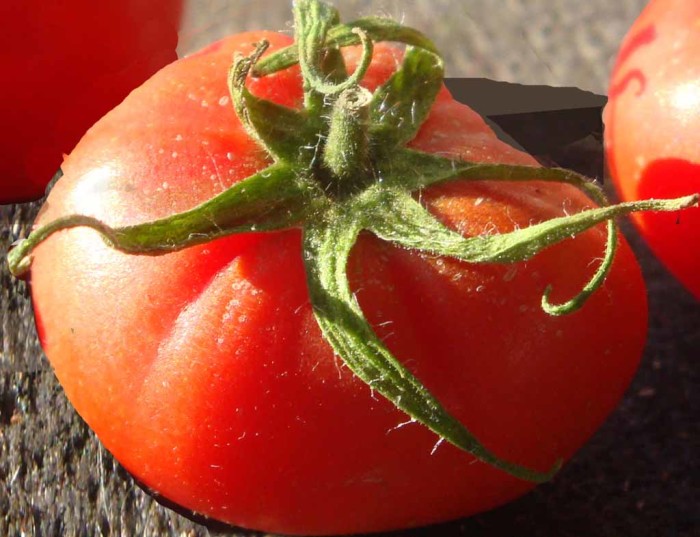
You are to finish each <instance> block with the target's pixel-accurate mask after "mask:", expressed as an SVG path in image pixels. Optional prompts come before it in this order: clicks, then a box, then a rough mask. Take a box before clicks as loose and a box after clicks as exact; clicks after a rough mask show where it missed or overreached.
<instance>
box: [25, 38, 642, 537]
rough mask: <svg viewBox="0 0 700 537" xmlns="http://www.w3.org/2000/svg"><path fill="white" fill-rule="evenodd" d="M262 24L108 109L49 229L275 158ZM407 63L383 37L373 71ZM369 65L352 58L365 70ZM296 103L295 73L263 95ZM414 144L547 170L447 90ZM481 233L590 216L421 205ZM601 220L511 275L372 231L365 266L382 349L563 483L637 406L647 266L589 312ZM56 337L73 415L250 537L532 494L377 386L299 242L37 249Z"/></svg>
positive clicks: (540, 204)
mask: <svg viewBox="0 0 700 537" xmlns="http://www.w3.org/2000/svg"><path fill="white" fill-rule="evenodd" d="M263 37H264V38H266V39H268V40H270V41H271V43H272V48H276V47H279V46H280V45H281V44H287V43H288V42H289V41H288V38H287V37H284V36H281V35H278V34H262V33H254V34H244V35H239V36H236V37H232V38H230V39H227V40H225V41H222V42H219V43H217V44H215V45H213V46H211V47H209V48H208V49H206V50H204V51H203V52H201V53H199V54H197V55H195V56H192V57H190V58H186V59H183V60H180V61H178V62H176V63H175V64H172V65H170V66H168V67H166V68H165V69H164V70H162V71H161V72H160V73H158V74H157V75H156V76H155V77H153V78H152V79H151V80H150V81H149V82H147V83H146V84H145V85H143V86H142V87H141V88H140V89H138V90H136V91H135V92H133V93H132V94H131V95H130V96H129V97H128V98H127V99H126V100H125V102H124V103H123V104H122V105H120V106H119V107H117V108H116V109H115V110H113V111H112V112H110V113H109V114H108V115H107V116H106V117H105V118H104V119H102V120H101V121H100V122H99V123H98V124H97V125H96V126H95V127H94V128H92V129H91V130H90V131H89V133H88V134H87V136H86V137H85V138H84V139H83V140H82V141H81V143H80V144H79V146H78V147H77V148H76V150H75V151H74V152H73V153H72V154H71V155H70V157H69V158H67V160H66V162H65V166H64V169H65V174H66V175H65V176H64V177H63V179H62V180H61V181H59V182H58V184H57V186H56V187H55V188H54V189H53V191H52V192H51V195H50V197H49V202H48V205H47V208H46V209H45V212H44V213H43V214H42V216H41V218H40V220H41V222H47V221H49V220H50V219H53V218H55V217H58V216H59V215H62V214H67V213H74V212H78V213H85V214H91V215H95V216H97V217H99V218H101V219H103V220H105V221H106V222H108V223H110V224H112V225H121V224H127V223H137V222H142V221H146V220H150V219H154V218H158V217H163V216H166V215H169V214H172V213H173V212H175V211H182V210H185V209H187V208H190V207H192V206H194V205H196V204H198V203H200V202H201V201H203V200H205V199H208V198H209V197H211V196H213V195H214V194H216V193H218V192H220V191H222V190H223V189H225V188H226V187H228V186H229V185H231V184H233V183H235V182H236V181H239V180H241V179H242V178H244V177H246V176H248V175H250V174H251V173H252V172H253V171H255V170H258V169H260V168H261V167H262V166H264V165H265V161H264V158H265V157H264V156H263V153H262V152H261V150H260V149H259V148H258V147H257V146H256V144H255V143H254V142H253V141H252V140H251V139H250V138H249V137H248V135H247V134H246V133H245V131H244V129H243V127H242V126H241V124H240V123H239V121H238V120H237V118H236V116H235V114H234V111H233V110H232V106H231V101H230V98H229V96H228V91H227V87H226V72H227V69H228V67H229V64H230V62H231V59H232V57H233V54H234V51H240V52H242V53H244V54H249V53H250V52H251V51H252V45H251V44H252V43H254V42H256V41H259V40H260V39H262V38H263ZM399 54H400V53H399V52H397V51H396V50H395V49H392V48H389V47H387V46H382V45H377V46H376V47H375V57H374V60H373V65H372V67H371V68H370V71H369V73H368V75H367V77H366V79H365V82H364V83H365V84H366V85H367V86H368V87H369V88H374V87H376V86H377V85H378V84H379V83H380V82H382V81H384V80H386V79H387V77H388V76H389V75H390V73H391V72H392V70H393V69H394V68H395V66H396V65H397V57H398V56H399ZM357 56H358V53H357V51H356V50H355V49H349V50H348V51H347V58H348V63H349V66H350V68H352V66H353V65H354V64H355V62H356V60H357ZM250 88H251V91H252V92H254V93H255V94H257V95H259V96H261V97H265V98H269V99H272V100H274V101H276V102H278V103H281V104H284V105H288V106H299V105H300V103H301V99H302V95H301V89H300V81H299V75H298V70H297V69H290V70H287V71H283V72H280V73H278V74H276V75H273V76H270V77H265V78H261V79H253V80H251V81H250ZM412 145H413V146H414V147H416V148H419V149H422V150H425V151H430V152H440V153H442V154H450V155H454V156H457V155H459V156H461V157H462V158H464V159H474V160H486V161H502V162H510V163H528V164H534V160H533V159H532V158H531V157H529V156H527V155H524V154H522V153H519V152H517V151H516V150H514V149H512V148H509V147H508V146H506V145H504V144H503V143H502V142H500V141H499V140H498V139H497V138H496V137H495V136H494V135H493V133H492V132H491V131H490V130H489V129H488V127H487V126H486V124H485V123H484V121H483V120H482V119H481V118H480V117H479V116H478V115H476V114H475V113H474V112H473V111H471V110H470V109H469V108H468V107H466V106H464V105H462V104H459V103H457V102H455V101H454V100H453V99H452V98H451V97H450V95H449V94H448V92H447V91H446V90H443V91H442V93H441V94H440V95H439V97H438V100H437V102H436V104H435V105H434V108H433V111H432V113H431V116H430V118H429V119H428V121H427V122H426V123H425V124H424V126H423V128H422V130H421V131H420V133H419V135H418V136H417V138H416V139H415V140H414V141H413V142H412ZM422 200H423V202H424V203H425V204H426V206H427V207H429V208H430V210H432V211H433V212H434V213H435V214H437V215H438V216H439V217H440V218H441V219H442V220H443V221H444V222H445V223H446V224H448V225H449V226H451V227H453V228H455V229H458V230H459V231H461V232H462V233H464V234H466V235H474V234H480V233H490V232H493V231H495V230H500V231H507V230H511V229H513V228H515V227H518V226H520V227H524V226H527V225H529V224H530V223H533V222H536V221H539V220H541V219H545V218H551V217H553V216H559V215H562V214H564V212H565V211H568V212H569V213H572V212H575V211H579V210H581V209H583V208H586V207H590V206H591V205H592V204H591V202H590V201H589V200H588V199H587V198H586V197H585V196H583V195H582V194H580V193H579V192H578V191H577V190H575V189H573V188H571V187H568V186H562V185H558V184H551V183H550V184H546V183H541V182H535V183H530V184H523V183H520V184H515V183H500V184H496V183H487V182H476V183H471V184H467V183H464V182H455V183H453V184H450V185H446V186H442V187H439V188H431V189H428V190H426V191H424V192H423V194H422ZM604 242H605V228H604V227H602V228H601V227H598V228H594V229H593V230H591V231H589V232H586V233H585V234H583V235H581V236H579V237H578V238H576V239H569V240H567V241H565V242H564V243H562V244H560V245H558V246H555V247H552V248H549V249H548V250H545V251H544V252H543V253H542V254H540V255H538V256H537V257H536V258H534V259H532V260H531V261H529V262H526V263H520V264H517V265H513V266H498V265H485V266H470V265H467V264H464V263H461V262H457V261H454V260H450V259H443V258H436V257H430V256H422V255H419V254H416V253H412V252H410V251H407V250H404V249H401V248H397V247H393V246H390V245H388V244H385V243H382V242H380V241H379V240H378V239H376V238H374V237H373V236H371V235H369V234H367V235H363V236H361V237H360V240H359V242H358V244H357V245H356V247H355V249H354V250H353V253H352V255H351V259H350V264H349V269H348V272H349V276H350V279H351V283H352V286H353V288H354V290H355V291H356V293H357V297H358V299H359V302H360V304H361V306H362V307H363V309H364V311H365V312H366V315H367V317H368V318H369V320H370V321H371V323H372V325H373V326H374V328H375V330H376V331H377V333H378V334H379V335H380V337H381V339H382V340H383V341H385V342H386V344H387V345H388V347H389V348H390V349H391V350H392V352H394V353H395V355H396V356H397V357H398V358H399V359H400V360H401V361H402V362H403V363H404V364H406V366H407V367H408V368H410V369H411V371H412V372H414V373H415V374H416V375H417V377H418V378H419V379H420V380H422V381H423V382H424V383H425V385H426V386H427V387H428V389H430V390H431V391H432V392H433V393H434V394H435V395H436V396H437V397H438V398H439V399H440V400H441V401H442V402H443V403H444V404H445V406H446V407H447V409H448V410H449V411H450V412H452V413H453V414H454V415H455V416H457V417H458V418H459V419H460V420H461V421H462V422H463V423H464V424H465V425H466V426H467V427H468V428H469V429H470V430H471V431H472V432H473V433H474V434H476V436H477V437H478V438H479V439H480V440H482V441H483V443H484V444H485V445H486V446H487V447H488V448H489V449H491V450H493V451H494V452H495V453H496V454H497V455H499V456H500V457H502V458H505V459H508V460H512V461H515V462H518V463H521V464H524V465H528V466H530V467H533V468H536V469H539V470H542V471H544V470H547V469H548V468H549V467H550V466H551V465H552V464H553V463H554V461H556V460H557V459H558V458H560V457H561V458H564V459H567V458H569V457H570V456H571V455H572V454H573V453H574V451H575V450H576V449H577V448H578V447H580V446H581V444H582V443H583V442H584V441H585V440H586V439H587V438H588V437H589V436H590V435H591V434H592V433H593V431H594V430H595V429H596V428H597V427H598V426H599V425H600V424H601V422H602V421H603V419H604V418H605V417H606V415H607V414H608V413H609V412H610V411H611V409H612V408H613V407H614V406H615V405H616V403H617V402H618V400H619V398H620V396H621V394H622V393H623V391H624V390H625V388H626V386H627V385H628V382H629V380H630V377H631V376H632V374H633V372H634V371H635V368H636V366H637V363H638V359H639V356H640V353H641V350H642V347H643V343H644V340H645V333H646V302H645V292H644V287H643V282H642V279H641V276H640V271H639V268H638V266H637V264H636V262H635V260H634V258H633V256H632V254H631V252H630V249H629V248H628V246H627V245H626V244H625V243H624V242H623V244H622V245H621V248H620V250H619V252H618V255H617V258H616V260H615V263H614V265H613V268H612V272H611V274H610V277H609V278H608V280H607V281H606V283H605V285H604V286H603V288H602V289H600V290H599V291H598V292H597V293H595V295H594V296H593V297H592V298H591V299H590V301H589V302H588V303H587V304H586V306H585V307H584V308H583V309H582V310H580V311H578V312H577V313H575V314H572V315H569V316H563V317H551V316H548V315H546V314H545V313H543V312H542V310H541V308H540V299H541V295H542V292H543V291H544V289H545V287H546V286H547V285H548V284H552V285H553V288H554V293H553V297H552V298H553V300H555V301H562V300H565V299H568V298H570V297H571V296H573V295H574V294H575V293H577V291H578V290H579V289H580V287H581V286H582V285H583V284H584V282H585V281H586V280H587V278H588V277H590V275H591V272H592V270H594V264H591V261H592V260H597V259H600V257H601V255H602V253H603V248H604ZM31 284H32V293H33V299H34V305H35V311H36V317H37V323H38V327H39V333H40V337H41V341H42V344H43V346H44V348H45V350H46V354H47V355H48V357H49V359H50V360H51V363H52V364H53V366H54V368H55V371H56V374H57V375H58V377H59V379H60V381H61V383H62V384H63V386H64V387H65V390H66V393H67V395H68V397H69V398H70V400H71V401H72V402H73V404H74V405H75V408H76V409H77V410H78V412H79V413H80V414H81V415H82V416H83V418H84V419H85V420H86V421H87V423H88V424H89V425H90V426H91V427H92V428H93V429H94V430H95V431H96V433H97V435H98V436H99V438H100V439H101V440H102V442H104V444H105V446H106V447H107V448H108V449H109V450H110V451H111V452H112V453H114V455H115V456H116V457H117V458H118V459H119V461H121V462H122V463H123V464H124V465H125V467H126V468H127V469H129V470H130V471H131V472H132V473H133V474H134V475H135V476H136V477H137V478H138V479H139V480H141V481H142V482H143V483H144V484H145V485H147V486H148V487H150V488H152V489H153V490H155V491H157V492H159V493H160V494H162V495H163V496H165V497H166V498H168V499H170V500H172V501H174V502H176V503H178V504H180V505H182V506H185V507H186V508H188V509H191V510H194V511H196V512H199V513H204V514H206V515H207V516H210V517H214V518H216V519H220V520H224V521H227V522H230V523H233V524H237V525H241V526H245V527H250V528H256V529H264V530H268V531H275V532H282V533H298V534H315V533H321V534H329V533H347V532H366V531H378V530H387V529H393V528H400V527H409V526H416V525H421V524H427V523H430V522H435V521H440V520H446V519H451V518H456V517H462V516H466V515H469V514H472V513H475V512H478V511H481V510H484V509H488V508H492V507H494V506H496V505H499V504H502V503H504V502H506V501H508V500H510V499H513V498H515V497H517V496H519V495H521V494H523V493H524V492H526V491H527V490H529V489H530V488H531V487H532V484H531V483H527V482H524V481H521V480H518V479H516V478H514V477H511V476H509V475H506V474H505V473H503V472H501V471H499V470H496V469H494V468H492V467H490V466H488V465H486V464H483V463H481V462H478V461H475V459H474V458H473V457H472V456H470V455H468V454H466V453H465V452H463V451H460V450H459V449H457V448H455V447H453V446H452V445H450V444H447V443H440V442H439V441H438V438H437V437H436V436H435V435H434V434H433V433H431V432H429V431H428V430H427V429H426V428H424V427H423V426H422V425H420V424H416V423H407V422H408V419H407V417H406V416H405V415H404V414H403V413H402V412H400V411H398V410H397V409H396V408H395V407H393V406H392V404H390V403H389V402H387V401H386V400H385V399H383V398H382V397H381V396H379V395H378V394H374V393H373V392H372V391H371V390H370V388H369V387H368V386H367V385H365V384H364V383H363V382H361V381H360V380H358V378H356V377H355V376H354V375H353V373H351V372H350V371H349V370H348V369H347V367H345V366H343V365H342V362H341V360H340V359H339V358H338V357H334V355H333V352H332V351H331V348H330V346H329V345H328V344H327V343H326V341H325V340H324V339H323V338H322V336H321V333H320V329H319V328H318V326H317V324H316V321H315V319H314V317H313V314H312V309H311V306H310V304H309V296H308V293H307V287H306V283H305V276H304V272H303V263H302V257H301V245H300V233H299V232H298V231H297V230H289V231H282V232H275V233H268V234H263V233H258V234H244V235H238V236H231V237H228V238H224V239H219V240H217V241H215V242H211V243H209V244H207V245H202V246H196V247H192V248H189V249H187V250H183V251H180V252H177V253H172V254H167V255H164V256H159V257H153V256H129V255H125V254H122V253H118V252H116V251H114V250H111V249H110V248H109V247H107V246H106V245H105V243H104V242H103V241H102V240H101V239H100V237H99V236H98V235H97V234H96V233H95V232H93V231H91V230H86V229H73V230H68V231H65V232H61V233H60V234H56V235H54V236H52V237H51V238H50V239H49V240H47V241H46V242H44V243H43V244H42V245H40V246H39V247H38V249H37V250H36V256H35V259H34V264H33V268H32V280H31Z"/></svg>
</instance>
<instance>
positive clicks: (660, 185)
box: [605, 0, 700, 298]
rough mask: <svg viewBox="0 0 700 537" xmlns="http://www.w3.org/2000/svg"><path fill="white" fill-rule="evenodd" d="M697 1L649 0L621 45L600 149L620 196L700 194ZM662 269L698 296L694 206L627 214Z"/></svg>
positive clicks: (699, 220) (699, 235) (698, 234)
mask: <svg viewBox="0 0 700 537" xmlns="http://www.w3.org/2000/svg"><path fill="white" fill-rule="evenodd" d="M698 28H700V3H698V2H696V1H693V0H652V1H651V2H649V4H648V5H647V7H646V8H645V9H644V11H643V12H642V13H641V15H640V16H639V18H638V19H637V20H636V21H635V23H634V24H633V26H632V28H631V29H630V30H629V32H628V34H627V36H626V37H625V39H624V41H623V42H622V45H621V48H620V53H619V56H618V58H617V61H616V63H615V65H614V68H613V73H612V77H611V83H610V90H609V103H608V105H607V106H606V109H605V150H606V155H607V159H608V167H609V169H610V174H611V176H612V179H613V181H614V184H615V187H616V188H617V191H618V193H619V195H620V197H621V198H622V199H623V200H637V199H646V198H674V197H680V196H683V195H688V194H693V193H698V192H700V62H698V53H700V33H699V32H698ZM632 218H633V221H634V223H635V224H636V225H637V228H638V229H639V231H640V233H641V235H642V236H643V237H644V238H645V240H646V241H647V243H648V244H649V246H650V247H651V249H652V250H653V251H654V253H655V254H656V255H657V256H658V257H659V259H660V260H661V261H662V262H663V263H664V264H665V265H666V267H667V268H668V269H669V270H670V271H671V272H672V273H673V274H674V275H675V276H676V277H677V278H678V280H679V281H681V282H682V283H683V284H684V285H685V286H686V288H687V289H688V290H689V291H690V292H691V293H693V294H694V295H695V296H696V297H698V298H700V254H698V250H697V247H695V246H696V245H698V244H700V209H698V208H692V209H687V210H684V211H683V212H682V213H680V214H673V213H638V214H635V215H633V217H632Z"/></svg>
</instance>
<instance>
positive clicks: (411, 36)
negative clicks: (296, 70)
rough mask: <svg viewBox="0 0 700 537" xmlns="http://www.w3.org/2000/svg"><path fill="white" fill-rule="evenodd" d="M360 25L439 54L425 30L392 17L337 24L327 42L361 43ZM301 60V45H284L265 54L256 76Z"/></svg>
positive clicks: (376, 37) (377, 37)
mask: <svg viewBox="0 0 700 537" xmlns="http://www.w3.org/2000/svg"><path fill="white" fill-rule="evenodd" d="M355 28H359V29H360V30H362V31H363V32H365V34H367V37H369V39H371V40H372V41H374V42H375V43H378V42H380V41H393V42H396V43H404V44H406V45H412V46H415V47H420V48H424V49H426V50H429V51H430V52H433V53H435V54H438V50H437V48H436V47H435V44H434V43H433V42H432V41H431V40H430V39H428V38H427V37H426V36H425V35H424V34H422V33H421V32H419V31H418V30H415V29H413V28H407V27H405V26H402V25H401V24H400V23H398V22H396V21H393V20H391V19H385V18H380V17H367V18H362V19H358V20H356V21H354V22H350V23H347V24H338V25H334V26H333V27H332V28H330V30H328V32H327V34H326V40H325V45H326V46H327V47H329V48H338V47H347V46H351V45H359V44H360V42H361V41H360V37H359V35H357V34H355V33H354V32H353V30H354V29H355ZM298 62H299V49H298V48H297V45H296V44H295V45H290V46H289V47H285V48H282V49H280V50H278V51H276V52H275V53H273V54H270V55H269V56H267V57H265V58H263V59H262V60H261V61H260V62H259V63H258V64H257V65H256V66H255V68H254V70H253V75H254V76H266V75H270V74H272V73H276V72H277V71H281V70H283V69H287V68H288V67H292V66H293V65H296V64H297V63H298Z"/></svg>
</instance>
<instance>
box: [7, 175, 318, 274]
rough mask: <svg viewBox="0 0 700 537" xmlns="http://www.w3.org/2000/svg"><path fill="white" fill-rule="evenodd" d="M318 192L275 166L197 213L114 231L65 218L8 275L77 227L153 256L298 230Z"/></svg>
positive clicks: (33, 241)
mask: <svg viewBox="0 0 700 537" xmlns="http://www.w3.org/2000/svg"><path fill="white" fill-rule="evenodd" d="M316 188H317V187H316V186H315V185H313V184H312V183H308V184H306V183H305V182H304V180H303V179H302V178H299V177H298V175H297V174H296V173H295V171H294V170H293V169H292V168H290V167H289V166H287V165H285V164H273V165H272V166H270V167H268V168H266V169H264V170H262V171H260V172H258V173H256V174H255V175H252V176H250V177H248V178H246V179H244V180H243V181H241V182H239V183H236V184H235V185H233V186H232V187H230V188H229V189H227V190H226V191H224V192H222V193H221V194H219V195H218V196H215V197H214V198H212V199H210V200H208V201H206V202H204V203H202V204H201V205H198V206H197V207H194V208H193V209H190V210H188V211H185V212H182V213H177V214H174V215H172V216H168V217H166V218H161V219H158V220H153V221H150V222H145V223H141V224H135V225H131V226H123V227H110V226H108V225H107V224H105V223H104V222H102V221H100V220H98V219H96V218H93V217H90V216H86V215H68V216H64V217H61V218H58V219H56V220H53V221H52V222H49V223H48V224H46V225H44V226H42V227H40V228H38V229H37V230H35V231H33V232H32V233H31V234H30V235H29V237H27V238H26V239H24V240H23V241H21V242H20V243H18V244H17V245H16V246H15V247H14V248H13V249H12V250H11V251H10V253H9V254H8V264H9V268H10V272H11V273H12V274H13V275H15V276H19V275H21V274H22V273H23V272H25V271H26V270H27V269H28V268H29V261H30V258H29V255H30V253H31V251H32V250H33V249H34V248H35V247H36V246H37V245H38V244H39V243H41V242H42V241H43V240H45V239H46V238H48V237H49V236H50V235H52V234H53V233H55V232H57V231H61V230H64V229H69V228H74V227H79V226H80V227H89V228H92V229H94V230H96V231H97V232H99V233H100V234H101V235H102V236H103V238H104V240H105V241H106V242H107V243H108V244H109V245H110V246H111V247H113V248H115V249H117V250H120V251H123V252H127V253H132V254H150V255H159V254H165V253H168V252H174V251H177V250H182V249H184V248H188V247H190V246H194V245H197V244H202V243H206V242H210V241H212V240H215V239H218V238H221V237H224V236H227V235H231V234H234V233H245V232H254V231H272V230H277V229H286V228H289V227H295V226H297V225H299V224H300V223H301V222H302V221H303V219H304V218H305V216H307V215H308V214H310V212H311V211H313V210H314V206H315V205H318V203H319V202H318V201H316V202H314V201H313V200H312V196H311V194H312V192H314V191H315V190H316ZM316 199H317V198H316Z"/></svg>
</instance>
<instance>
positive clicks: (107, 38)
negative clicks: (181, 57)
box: [0, 0, 182, 204]
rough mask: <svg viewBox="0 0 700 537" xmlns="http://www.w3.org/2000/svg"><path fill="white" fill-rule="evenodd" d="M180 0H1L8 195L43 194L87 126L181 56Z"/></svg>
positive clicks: (0, 180) (2, 191)
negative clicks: (177, 49) (178, 45)
mask: <svg viewBox="0 0 700 537" xmlns="http://www.w3.org/2000/svg"><path fill="white" fill-rule="evenodd" d="M181 11H182V0H149V1H143V0H100V1H99V2H96V1H95V0H67V1H64V2H46V1H45V0H2V2H0V30H1V31H0V65H2V70H3V82H2V85H0V117H2V125H3V128H2V132H1V133H0V148H1V149H2V158H0V204H6V203H19V202H26V201H31V200H35V199H38V198H40V197H42V196H43V195H44V190H45V188H46V185H47V183H48V182H49V181H50V180H51V178H52V177H53V175H54V173H55V172H56V171H57V170H58V168H59V167H60V165H61V162H62V160H63V155H64V154H65V153H69V152H70V151H71V150H72V149H73V147H74V146H75V144H76V143H77V142H78V140H79V139H80V137H81V136H82V135H83V134H84V133H85V131H86V130H87V129H88V128H89V127H90V126H91V125H92V124H93V123H94V122H95V121H96V120H97V119H98V118H100V117H101V116H103V115H104V114H105V113H107V112H108V111H109V110H110V109H111V108H113V107H114V106H116V105H117V104H118V103H119V102H120V101H121V100H122V99H124V97H126V95H127V94H128V93H129V92H130V91H131V90H132V89H134V88H135V87H137V86H139V85H140V84H141V83H143V82H144V81H145V80H146V79H148V78H149V77H150V76H151V75H152V74H154V73H155V72H156V71H157V70H158V69H160V68H161V67H163V66H164V65H167V64H168V63H170V62H172V61H175V60H176V59H177V54H176V51H175V47H176V46H177V28H178V26H179V20H180V15H181Z"/></svg>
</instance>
